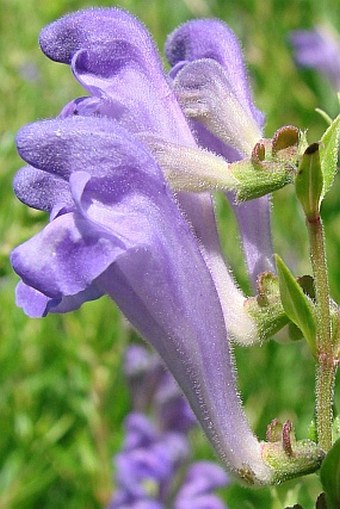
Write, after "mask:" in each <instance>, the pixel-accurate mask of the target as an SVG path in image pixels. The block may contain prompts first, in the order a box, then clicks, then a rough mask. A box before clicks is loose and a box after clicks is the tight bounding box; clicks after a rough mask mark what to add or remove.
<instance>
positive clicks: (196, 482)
mask: <svg viewBox="0 0 340 509" xmlns="http://www.w3.org/2000/svg"><path fill="white" fill-rule="evenodd" d="M226 484H228V476H227V475H226V473H225V472H224V471H223V470H222V469H221V467H219V466H218V465H214V464H213V463H211V462H208V461H200V462H196V463H194V464H193V465H191V467H190V468H189V470H188V472H187V476H186V479H185V481H184V483H183V485H182V487H181V488H180V490H179V492H178V494H177V496H176V499H175V503H174V509H192V508H193V507H194V508H195V509H225V505H224V504H223V502H222V500H221V499H220V498H218V497H217V496H216V495H214V494H213V491H214V490H215V489H217V488H222V487H223V486H225V485H226Z"/></svg>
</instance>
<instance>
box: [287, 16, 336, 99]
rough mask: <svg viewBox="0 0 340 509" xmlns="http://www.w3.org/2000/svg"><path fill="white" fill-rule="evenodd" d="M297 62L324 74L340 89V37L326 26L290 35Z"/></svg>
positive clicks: (297, 31)
mask: <svg viewBox="0 0 340 509" xmlns="http://www.w3.org/2000/svg"><path fill="white" fill-rule="evenodd" d="M290 39H291V42H292V44H293V47H294V57H295V60H296V63H297V64H298V65H299V66H301V67H308V68H311V69H315V70H316V71H319V72H320V73H322V74H324V75H325V76H326V77H327V78H328V79H329V81H330V82H331V84H332V86H333V87H334V89H335V90H337V91H338V90H340V37H339V35H338V34H337V33H336V32H334V31H333V30H332V29H330V28H328V27H324V26H319V27H316V28H315V29H314V30H296V31H295V32H292V33H291V35H290Z"/></svg>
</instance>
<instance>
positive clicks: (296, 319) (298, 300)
mask: <svg viewBox="0 0 340 509" xmlns="http://www.w3.org/2000/svg"><path fill="white" fill-rule="evenodd" d="M275 258H276V264H277V270H278V276H279V287H280V295H281V300H282V305H283V308H284V310H285V312H286V314H287V316H288V318H289V319H290V320H291V321H292V322H293V323H295V325H297V327H299V329H300V330H301V332H302V334H303V335H304V337H305V339H306V341H307V343H308V345H309V347H310V349H311V351H312V353H313V355H315V351H316V348H315V335H316V327H315V321H314V316H313V305H312V303H311V301H310V300H309V299H308V297H307V296H306V295H305V294H304V293H303V290H302V288H301V286H300V285H299V283H298V282H297V281H296V279H295V278H294V276H293V275H292V273H291V272H290V270H289V269H288V267H287V265H286V264H285V263H284V261H283V260H282V258H280V257H279V256H278V255H275Z"/></svg>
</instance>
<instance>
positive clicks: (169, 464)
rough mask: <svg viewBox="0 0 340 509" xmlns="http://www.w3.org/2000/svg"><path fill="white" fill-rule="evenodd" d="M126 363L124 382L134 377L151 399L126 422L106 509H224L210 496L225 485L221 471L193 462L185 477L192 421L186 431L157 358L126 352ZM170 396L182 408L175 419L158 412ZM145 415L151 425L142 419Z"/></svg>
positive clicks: (139, 349)
mask: <svg viewBox="0 0 340 509" xmlns="http://www.w3.org/2000/svg"><path fill="white" fill-rule="evenodd" d="M125 360H126V362H125V368H126V372H127V376H128V379H130V380H131V377H132V378H135V377H138V381H139V384H140V387H143V388H145V389H146V390H147V392H149V393H150V392H152V393H153V396H152V397H150V400H149V401H148V402H147V405H146V406H145V408H144V409H143V413H137V412H132V413H131V414H130V415H129V416H128V418H127V419H126V423H125V432H126V434H125V441H124V444H123V448H122V451H121V452H120V453H119V454H117V456H116V457H115V459H114V464H115V467H116V468H115V470H116V476H115V477H116V485H117V489H116V492H115V494H114V495H113V499H112V501H111V503H110V505H109V507H108V509H118V508H120V509H122V508H124V507H133V508H135V507H137V508H138V507H145V508H150V509H151V508H154V507H160V508H165V507H168V505H169V501H172V500H174V507H175V508H176V509H184V508H189V507H195V508H196V507H197V508H201V509H203V508H206V509H220V508H221V509H224V508H225V506H224V504H223V503H222V501H221V500H220V499H219V498H218V497H217V496H215V495H214V494H213V491H214V490H215V489H216V488H220V487H223V486H225V485H227V483H228V476H227V474H226V473H225V472H224V471H223V470H222V468H221V467H219V466H217V465H214V464H213V463H211V462H196V463H193V464H191V465H190V467H189V468H188V469H187V471H186V473H185V470H186V464H187V463H188V461H189V460H190V447H189V442H188V438H187V434H188V431H189V430H190V428H191V427H192V425H193V424H194V422H195V421H194V420H193V416H191V421H190V425H189V426H188V425H187V424H188V423H187V418H186V414H185V410H184V409H185V408H187V409H188V406H187V404H186V402H185V400H184V399H183V398H182V397H181V395H180V392H179V390H178V387H177V386H176V384H175V382H174V380H173V378H172V377H171V375H170V373H168V372H166V371H165V369H164V368H163V367H162V365H161V363H160V359H159V358H158V356H157V355H156V354H153V353H150V352H148V351H147V350H146V348H143V347H142V346H138V345H132V346H131V347H129V348H128V350H127V352H126V356H125ZM154 375H156V376H154ZM136 389H137V391H138V392H139V387H138V386H137V385H135V386H134V387H132V396H133V402H135V401H136V400H135V397H134V396H135V394H134V392H135V391H136ZM169 393H170V394H171V396H170V401H172V402H174V401H177V402H179V400H181V401H182V403H183V405H182V406H181V407H180V406H179V405H177V409H178V414H177V416H176V418H175V419H174V415H173V414H172V413H171V412H170V413H169V412H168V413H166V412H164V411H163V412H162V413H160V412H159V406H161V407H167V406H168V405H169ZM148 411H149V412H150V413H152V415H153V419H149V418H147V417H146V413H147V412H148ZM183 418H184V419H183ZM181 423H182V425H179V424H181ZM184 476H185V477H184Z"/></svg>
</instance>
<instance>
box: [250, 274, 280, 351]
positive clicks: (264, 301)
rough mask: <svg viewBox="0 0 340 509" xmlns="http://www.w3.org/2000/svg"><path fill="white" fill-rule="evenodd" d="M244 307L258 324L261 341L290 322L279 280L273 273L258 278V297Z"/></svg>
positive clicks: (251, 298)
mask: <svg viewBox="0 0 340 509" xmlns="http://www.w3.org/2000/svg"><path fill="white" fill-rule="evenodd" d="M244 306H245V311H246V312H247V314H249V315H250V316H251V318H253V319H254V320H255V322H256V324H257V327H258V331H259V338H260V340H261V341H264V340H266V339H269V338H271V337H272V336H273V335H274V334H276V333H277V332H278V331H279V330H281V329H282V328H283V327H284V326H285V325H287V323H288V322H289V319H288V317H287V315H286V313H285V311H284V309H283V306H282V303H281V298H280V290H279V281H278V278H277V276H275V275H274V274H272V273H271V272H263V273H262V274H260V275H259V276H258V279H257V295H256V296H255V297H249V298H248V299H247V300H246V301H245V304H244Z"/></svg>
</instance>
